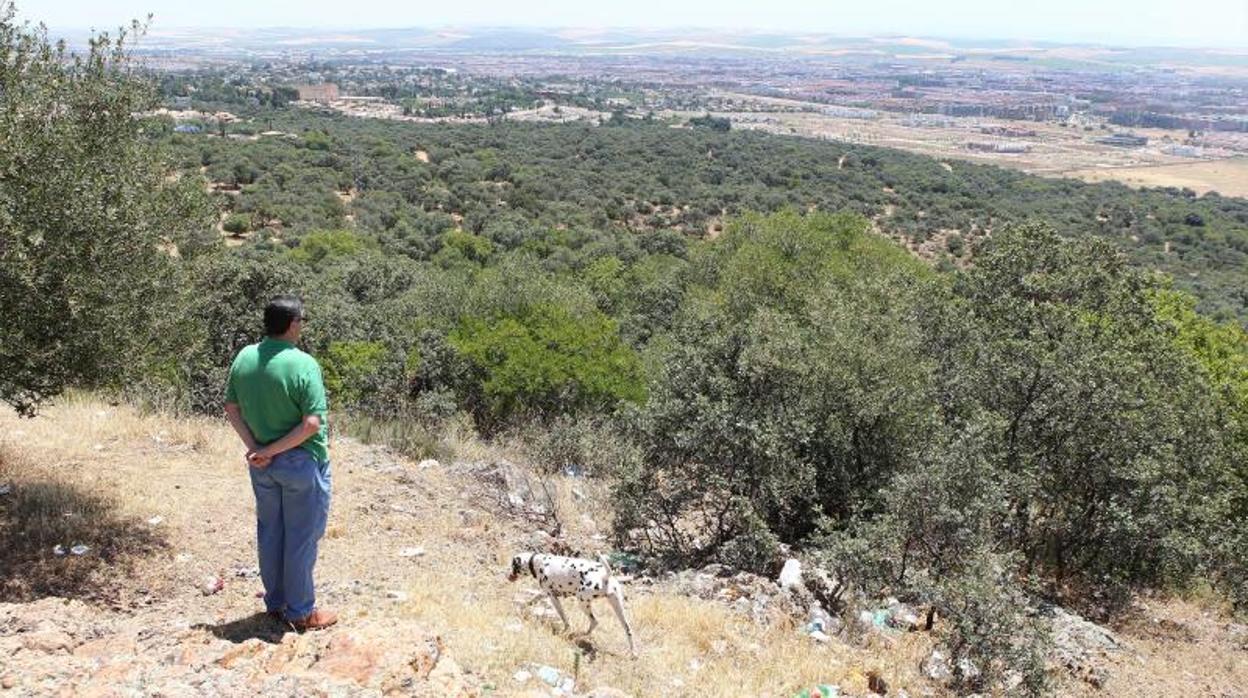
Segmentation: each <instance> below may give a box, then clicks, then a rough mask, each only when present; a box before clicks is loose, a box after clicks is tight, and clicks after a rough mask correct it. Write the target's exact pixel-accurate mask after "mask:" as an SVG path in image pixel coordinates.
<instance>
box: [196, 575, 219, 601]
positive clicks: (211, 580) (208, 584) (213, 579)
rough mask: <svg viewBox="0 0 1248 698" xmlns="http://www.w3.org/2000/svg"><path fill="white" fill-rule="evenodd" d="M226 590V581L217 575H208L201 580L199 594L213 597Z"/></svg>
mask: <svg viewBox="0 0 1248 698" xmlns="http://www.w3.org/2000/svg"><path fill="white" fill-rule="evenodd" d="M224 588H225V580H224V579H222V578H220V577H218V576H216V575H208V576H206V577H204V578H203V579H201V580H199V593H201V594H203V595H204V596H212V595H213V594H215V593H217V592H218V591H221V590H222V589H224Z"/></svg>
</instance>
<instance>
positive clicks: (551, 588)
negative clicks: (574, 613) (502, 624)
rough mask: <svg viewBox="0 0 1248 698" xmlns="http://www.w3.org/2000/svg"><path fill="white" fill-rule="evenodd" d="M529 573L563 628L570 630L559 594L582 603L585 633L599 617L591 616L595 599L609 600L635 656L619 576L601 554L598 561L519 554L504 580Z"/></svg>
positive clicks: (596, 624)
mask: <svg viewBox="0 0 1248 698" xmlns="http://www.w3.org/2000/svg"><path fill="white" fill-rule="evenodd" d="M524 574H528V575H530V576H531V577H533V578H534V579H536V580H537V584H538V586H540V587H541V588H542V591H544V592H546V594H547V595H548V596H550V601H551V603H552V604H554V606H555V610H556V611H558V612H559V618H560V619H562V620H563V627H564V629H570V628H571V627H572V625H571V623H569V622H568V616H567V615H566V614H565V613H564V612H563V605H562V604H560V603H559V599H560V597H564V596H575V597H576V599H577V600H578V601H580V602H581V608H582V609H583V610H584V611H585V615H587V616H589V628H588V629H587V630H586V631H585V634H586V635H589V634H590V633H592V632H594V628H596V627H598V619H597V618H596V617H594V611H593V607H592V606H591V603H592V602H593V600H594V599H598V598H602V597H604V596H605V597H606V598H607V600H608V601H610V602H611V608H612V610H614V611H615V617H616V618H619V619H620V625H622V626H624V634H625V635H626V636H627V637H628V651H629V653H631V654H632V655H633V656H637V648H636V645H635V644H634V643H633V628H632V626H630V625H629V624H628V617H627V616H626V615H625V614H624V586H623V583H622V581H621V580H620V579H618V578H616V577H613V576H612V575H611V566H610V565H609V564H607V559H606V558H605V557H603V556H601V555H599V556H598V561H597V562H594V561H592V560H585V559H582V558H576V557H561V556H559V555H545V554H542V553H520V554H518V555H516V556H514V557H512V558H511V574H508V575H507V581H510V582H514V581H516V579H518V578H519V577H520V576H521V575H524Z"/></svg>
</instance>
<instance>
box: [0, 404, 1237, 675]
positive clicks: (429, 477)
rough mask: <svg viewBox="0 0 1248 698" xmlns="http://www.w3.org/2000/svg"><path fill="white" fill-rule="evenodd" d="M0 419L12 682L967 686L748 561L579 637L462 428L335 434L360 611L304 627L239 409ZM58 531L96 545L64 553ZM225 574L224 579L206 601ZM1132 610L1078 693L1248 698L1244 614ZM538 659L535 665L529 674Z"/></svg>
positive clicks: (918, 653)
mask: <svg viewBox="0 0 1248 698" xmlns="http://www.w3.org/2000/svg"><path fill="white" fill-rule="evenodd" d="M0 434H2V435H3V436H0V485H9V486H10V489H8V490H5V492H6V493H5V494H3V495H0V535H2V537H3V539H4V540H5V547H6V555H5V557H4V559H3V560H2V561H0V657H3V658H4V661H3V662H0V667H3V668H0V686H2V687H3V690H4V692H7V693H11V694H13V695H18V696H24V695H47V694H54V693H63V692H65V691H70V692H73V693H74V694H75V695H119V694H126V693H128V692H130V691H141V692H144V693H165V694H177V695H243V694H250V693H255V692H257V691H264V692H270V693H271V692H275V691H276V692H283V693H286V692H300V693H312V694H326V693H327V694H332V695H344V694H357V693H358V694H373V693H376V692H377V691H379V690H380V691H392V692H397V693H401V694H410V695H547V694H549V693H551V692H552V689H550V688H549V687H548V686H545V684H543V683H542V682H541V680H540V679H539V678H537V677H536V676H535V674H536V673H537V668H536V667H534V666H532V665H538V666H541V665H548V666H550V667H553V668H555V669H557V670H559V671H560V672H565V673H567V674H569V675H570V674H573V673H575V674H576V679H575V690H576V692H577V693H578V694H585V695H596V696H619V695H622V694H630V695H638V696H651V695H699V696H704V695H759V696H790V695H793V694H794V693H796V692H797V691H798V690H800V689H801V688H803V687H809V686H813V685H815V684H820V683H822V684H831V685H836V686H839V687H840V690H841V691H842V695H860V696H861V695H866V694H867V693H868V686H867V684H868V677H869V676H878V677H879V678H881V679H883V680H884V686H885V687H886V688H887V691H888V695H941V694H943V693H944V690H943V689H942V688H941V686H940V684H939V683H937V682H935V681H932V680H931V679H928V678H926V676H925V673H924V671H923V669H921V666H920V665H921V663H922V662H923V660H924V658H925V657H927V656H928V654H929V653H930V651H931V647H932V636H931V634H930V633H923V632H911V633H905V632H897V631H891V630H876V631H873V632H869V633H867V635H866V636H865V637H864V638H862V639H848V636H843V637H834V638H833V639H832V640H831V641H830V642H828V643H824V644H821V643H818V642H815V641H813V640H812V639H811V638H809V637H807V636H806V635H805V634H804V633H802V632H800V631H799V629H798V626H799V625H800V624H801V623H800V620H797V619H795V617H794V616H792V615H788V614H786V613H785V609H789V608H791V606H792V604H791V603H790V602H788V601H787V600H786V599H785V598H784V594H783V593H782V592H780V591H779V589H778V587H775V585H774V583H771V582H767V581H765V580H761V579H757V580H753V581H748V583H747V582H746V581H741V580H751V579H752V578H749V577H748V575H744V576H741V577H740V578H738V580H737V581H736V582H733V583H731V584H730V583H726V582H722V580H718V581H717V580H713V579H711V577H710V575H707V574H694V573H682V574H681V575H678V576H675V577H663V578H659V579H639V580H636V581H634V583H633V584H632V585H631V587H630V596H631V599H630V607H631V613H632V616H633V619H634V624H635V627H636V629H637V631H638V639H639V644H640V656H639V657H638V658H637V659H635V660H632V659H629V658H628V657H627V651H626V646H625V644H624V638H623V634H622V633H621V632H620V631H619V628H618V626H616V625H614V624H613V619H611V618H604V619H603V623H602V625H601V626H600V628H599V630H598V631H597V632H596V634H595V635H594V637H593V638H592V640H589V641H585V640H579V639H576V638H572V637H566V636H562V635H560V634H559V633H557V632H556V631H555V630H554V626H553V623H552V620H551V616H552V614H551V612H550V611H549V610H548V609H547V608H546V603H547V602H545V601H544V600H543V599H535V598H534V594H533V591H532V585H531V584H526V583H525V582H523V581H521V582H518V583H517V584H516V585H515V586H509V585H508V584H507V582H506V581H505V579H504V574H505V572H506V563H507V560H508V559H509V557H510V555H511V554H512V552H513V551H516V550H520V549H525V548H531V547H534V546H544V547H550V546H551V545H552V544H553V541H552V540H551V539H549V538H548V537H547V536H545V535H544V534H542V533H538V532H537V531H538V525H537V524H536V523H534V522H532V521H530V520H528V519H526V518H525V517H523V516H519V515H517V512H516V511H515V510H514V509H508V508H507V507H506V506H505V505H503V504H501V502H504V501H507V499H508V496H507V495H509V494H515V495H517V496H518V497H519V498H520V499H521V500H522V501H526V502H529V504H528V505H526V507H525V508H529V509H530V510H531V509H532V508H533V507H532V506H531V505H532V503H533V500H532V499H531V497H532V494H531V493H532V492H534V491H539V490H540V488H536V487H525V486H524V484H523V483H525V482H532V483H536V482H537V480H536V479H533V480H529V479H528V478H527V477H526V473H527V470H526V469H525V468H523V467H521V466H511V465H506V464H507V463H508V462H509V461H507V459H506V456H507V455H508V454H507V453H505V452H504V451H502V450H499V449H496V448H487V447H485V446H483V445H481V444H480V443H478V442H476V441H474V440H460V441H457V440H456V439H454V438H453V437H449V436H448V437H447V438H448V441H447V445H448V447H452V446H453V447H454V453H455V457H454V458H453V459H452V460H451V461H449V462H447V463H444V464H440V465H437V466H429V467H419V466H418V465H417V464H414V463H412V462H410V461H407V460H405V459H403V458H402V457H399V456H396V455H395V454H394V453H393V452H391V451H389V450H387V449H385V448H382V447H377V446H369V445H365V444H361V443H359V442H357V441H354V440H350V439H345V438H338V439H336V440H335V441H334V443H333V463H334V465H333V467H334V470H333V473H334V497H335V500H334V504H333V510H332V514H331V520H330V526H329V533H328V534H327V537H326V540H325V541H324V543H323V546H322V553H321V562H320V566H319V568H318V579H319V586H320V590H321V599H322V602H323V603H325V604H326V605H328V606H331V607H334V608H336V609H338V610H340V611H341V612H342V614H343V621H342V623H341V624H340V625H339V627H337V628H335V629H333V630H330V631H327V632H324V633H309V634H306V635H296V634H294V633H290V632H286V631H284V630H283V629H281V628H280V627H277V626H276V625H275V624H273V623H271V622H269V621H268V620H267V619H265V618H264V617H263V616H260V615H257V614H258V611H259V610H260V606H259V602H258V600H257V599H256V598H255V593H256V592H257V590H258V589H259V581H258V579H256V577H255V574H256V573H255V567H254V558H253V555H254V547H253V545H254V543H253V540H252V535H253V524H252V521H253V519H252V502H251V494H250V492H249V491H248V486H247V480H246V477H245V474H244V473H243V472H242V467H243V466H242V465H241V463H240V462H239V460H240V459H239V457H238V455H239V454H238V453H237V451H238V449H237V448H236V446H235V443H234V438H235V437H234V436H233V434H232V433H231V432H230V431H229V428H228V426H226V425H225V424H224V423H223V422H217V421H214V420H209V419H192V420H175V419H171V418H167V417H158V416H143V415H141V414H139V413H137V412H136V411H134V410H133V409H131V408H128V407H125V406H114V405H109V404H106V403H103V402H99V401H96V400H94V399H87V398H75V399H72V400H68V401H66V402H65V403H63V404H61V405H59V406H57V407H54V408H52V409H49V410H48V411H47V412H46V413H45V414H44V415H42V416H40V417H37V418H35V419H33V420H23V419H19V418H18V417H17V416H16V415H15V414H13V413H12V412H9V411H7V410H6V411H5V412H4V413H3V414H0ZM426 466H428V464H426ZM500 481H501V482H502V483H507V482H510V483H511V484H510V485H506V484H500ZM548 483H549V485H550V487H551V488H552V489H551V492H553V493H554V494H553V497H552V499H553V501H554V502H555V503H556V507H557V511H558V512H559V514H560V515H561V518H562V519H563V520H564V521H565V522H566V523H565V527H564V536H563V539H562V540H565V541H566V542H567V543H568V544H571V545H573V546H577V547H582V546H583V547H586V548H587V549H588V548H590V547H601V546H602V545H604V543H602V542H600V541H599V540H597V539H596V538H595V537H594V533H595V531H597V530H599V529H603V528H605V527H606V525H607V521H605V520H604V518H603V517H604V514H603V513H602V512H603V509H602V508H601V507H600V506H599V505H598V502H599V501H600V497H601V494H602V493H601V492H599V491H598V486H597V485H596V484H595V483H594V482H593V481H592V480H586V479H584V478H575V477H565V476H558V477H554V478H550V479H549V480H548ZM58 544H59V545H63V546H65V548H69V547H70V546H72V545H76V544H83V545H87V546H88V547H89V550H87V551H86V552H85V553H84V554H83V555H81V556H76V555H73V554H72V553H71V554H68V555H65V556H57V555H56V554H55V553H54V552H53V546H55V545H58ZM413 548H419V549H420V551H423V552H420V551H415V550H412V549H413ZM418 552H420V554H415V553H418ZM405 555H407V556H405ZM216 575H221V576H222V577H223V579H224V587H223V589H221V591H219V592H217V593H213V594H208V595H206V594H205V593H204V591H203V590H202V589H201V587H203V586H204V584H205V582H206V579H207V580H211V579H212V578H213V577H214V576H216ZM716 588H717V589H718V598H716V594H715V592H712V591H710V590H711V589H716ZM699 595H702V596H709V597H711V598H699ZM740 599H745V601H744V602H743V601H741V600H740ZM6 601H7V603H3V602H6ZM797 613H798V615H800V611H798V612H797ZM571 617H572V618H573V624H574V626H575V625H579V624H581V623H582V622H583V619H582V618H581V616H580V614H579V612H578V611H571ZM1120 620H1121V623H1120V627H1117V628H1116V631H1117V633H1118V635H1117V641H1118V642H1119V643H1121V646H1122V649H1119V650H1112V649H1111V650H1103V651H1101V652H1098V653H1095V658H1094V662H1093V663H1094V664H1095V667H1096V671H1098V672H1103V673H1101V674H1099V675H1100V676H1103V677H1106V678H1107V681H1106V683H1105V684H1104V688H1103V689H1101V690H1097V689H1095V688H1093V687H1092V686H1091V685H1089V684H1088V683H1085V682H1083V681H1080V680H1078V679H1077V678H1074V677H1073V676H1071V675H1069V674H1067V673H1066V672H1060V671H1059V678H1060V680H1061V682H1062V683H1060V684H1059V685H1060V686H1061V690H1060V692H1061V693H1062V694H1064V695H1080V694H1087V695H1105V696H1110V695H1123V696H1126V695H1140V694H1141V693H1140V692H1141V691H1147V692H1149V693H1151V694H1154V695H1155V694H1176V695H1177V694H1184V695H1196V694H1199V695H1220V696H1242V695H1245V694H1244V692H1243V687H1244V686H1245V685H1248V661H1245V660H1246V659H1248V655H1246V654H1245V652H1246V651H1248V632H1246V631H1245V628H1244V626H1242V625H1235V624H1233V623H1229V622H1227V621H1226V620H1225V619H1224V618H1222V617H1221V616H1219V615H1218V614H1217V613H1215V612H1213V611H1211V610H1210V609H1209V608H1203V607H1201V606H1200V605H1198V604H1195V603H1192V602H1184V601H1180V600H1170V601H1157V600H1145V601H1143V602H1142V603H1140V604H1137V605H1136V606H1134V607H1133V608H1132V609H1131V611H1130V612H1129V613H1127V614H1125V615H1124V616H1123V617H1122V618H1121V619H1120ZM578 658H579V659H578ZM1055 670H1057V669H1056V667H1055ZM521 671H526V672H528V674H529V675H530V676H529V678H527V679H526V680H524V681H518V680H517V677H519V678H521V679H524V678H525V674H523V673H520V674H518V672H521ZM1085 673H1086V672H1085ZM872 683H873V685H875V684H874V682H872ZM611 689H614V690H611Z"/></svg>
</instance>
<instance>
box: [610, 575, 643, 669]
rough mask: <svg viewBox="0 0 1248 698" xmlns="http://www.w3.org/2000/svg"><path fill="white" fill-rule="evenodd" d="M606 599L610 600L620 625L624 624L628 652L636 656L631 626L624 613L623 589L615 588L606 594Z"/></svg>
mask: <svg viewBox="0 0 1248 698" xmlns="http://www.w3.org/2000/svg"><path fill="white" fill-rule="evenodd" d="M607 599H609V600H610V601H611V608H612V610H614V611H615V617H616V618H619V619H620V625H622V626H624V634H625V635H627V636H628V652H629V654H631V655H633V656H634V657H636V656H637V646H636V645H635V644H634V643H633V627H632V626H631V625H629V624H628V617H627V616H625V615H624V591H623V590H622V589H619V588H616V589H615V591H614V592H612V593H610V594H607Z"/></svg>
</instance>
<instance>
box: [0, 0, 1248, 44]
mask: <svg viewBox="0 0 1248 698" xmlns="http://www.w3.org/2000/svg"><path fill="white" fill-rule="evenodd" d="M2 4H4V0H0V5H2ZM18 8H19V10H20V11H21V16H22V17H24V18H26V19H31V20H36V21H43V22H45V23H47V24H48V25H49V26H50V27H52V28H53V29H54V30H71V29H80V28H86V27H94V28H101V29H105V28H112V27H114V26H116V25H117V24H119V23H120V22H123V21H125V20H127V19H129V18H132V17H144V16H146V15H147V14H148V13H152V14H154V15H155V23H154V27H153V28H154V29H156V30H157V31H159V30H160V29H161V28H172V27H188V26H206V27H262V26H283V27H322V28H324V27H343V28H381V27H417V26H420V27H431V26H444V25H491V26H500V25H516V26H529V27H533V26H546V27H569V26H573V27H604V26H611V27H663V28H668V27H680V26H698V27H733V28H755V29H778V30H779V29H789V30H810V31H828V32H833V33H836V34H851V35H861V34H883V33H903V34H912V35H922V36H944V37H965V38H1006V39H1036V40H1056V41H1081V42H1083V41H1087V42H1097V43H1117V44H1122V43H1129V44H1141V43H1147V44H1170V45H1189V46H1190V45H1198V46H1199V45H1204V46H1222V47H1244V48H1248V0H1029V1H1028V0H1024V1H1019V0H1014V1H1011V0H822V1H820V0H692V1H688V0H687V1H678V0H624V1H622V2H621V1H614V2H612V1H610V0H608V1H606V2H603V1H601V0H598V1H595V0H436V1H435V2H430V1H429V0H414V1H408V2H402V1H400V0H301V1H300V2H265V1H264V0H209V1H207V2H188V1H187V0H177V1H175V0H109V1H108V2H100V0H19V3H18Z"/></svg>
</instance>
